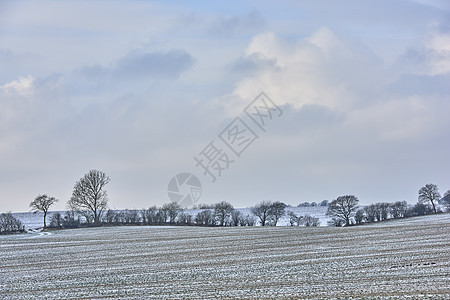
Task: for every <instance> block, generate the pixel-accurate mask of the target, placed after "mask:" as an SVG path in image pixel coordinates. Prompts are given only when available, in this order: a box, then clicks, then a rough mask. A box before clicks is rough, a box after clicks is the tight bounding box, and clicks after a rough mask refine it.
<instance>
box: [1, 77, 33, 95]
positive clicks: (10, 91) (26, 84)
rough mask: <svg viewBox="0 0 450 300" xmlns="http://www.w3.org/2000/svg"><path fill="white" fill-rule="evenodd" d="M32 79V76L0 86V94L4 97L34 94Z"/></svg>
mask: <svg viewBox="0 0 450 300" xmlns="http://www.w3.org/2000/svg"><path fill="white" fill-rule="evenodd" d="M33 84H34V78H33V76H27V77H19V79H17V80H13V81H11V82H8V83H6V84H4V85H1V86H0V92H1V93H3V94H4V95H6V96H11V95H18V96H30V95H31V94H33V92H34V85H33Z"/></svg>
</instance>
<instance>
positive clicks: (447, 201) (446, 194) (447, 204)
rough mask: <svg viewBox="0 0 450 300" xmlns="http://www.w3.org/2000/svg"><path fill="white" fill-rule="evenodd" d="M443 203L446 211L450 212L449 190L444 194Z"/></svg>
mask: <svg viewBox="0 0 450 300" xmlns="http://www.w3.org/2000/svg"><path fill="white" fill-rule="evenodd" d="M443 201H444V205H445V206H446V207H447V209H449V210H450V190H448V191H446V192H445V194H444V199H443Z"/></svg>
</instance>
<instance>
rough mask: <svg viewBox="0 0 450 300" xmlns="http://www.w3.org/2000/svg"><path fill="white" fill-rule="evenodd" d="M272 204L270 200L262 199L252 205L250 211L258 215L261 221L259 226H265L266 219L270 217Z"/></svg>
mask: <svg viewBox="0 0 450 300" xmlns="http://www.w3.org/2000/svg"><path fill="white" fill-rule="evenodd" d="M271 206H272V202H270V201H263V202H261V203H259V204H258V205H256V206H255V207H252V209H251V211H252V214H254V215H255V216H257V217H258V219H259V222H260V223H261V226H265V225H266V222H267V220H268V219H269V217H270V208H271Z"/></svg>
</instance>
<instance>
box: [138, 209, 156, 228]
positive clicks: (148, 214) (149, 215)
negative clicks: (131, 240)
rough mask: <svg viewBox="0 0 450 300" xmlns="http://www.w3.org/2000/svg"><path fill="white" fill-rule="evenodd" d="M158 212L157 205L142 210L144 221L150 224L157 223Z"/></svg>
mask: <svg viewBox="0 0 450 300" xmlns="http://www.w3.org/2000/svg"><path fill="white" fill-rule="evenodd" d="M157 213H158V209H157V208H156V206H151V207H149V208H148V209H143V210H141V218H142V223H144V224H147V225H150V224H156V223H157V219H156V214H157Z"/></svg>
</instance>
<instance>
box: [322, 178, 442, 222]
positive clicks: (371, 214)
mask: <svg viewBox="0 0 450 300" xmlns="http://www.w3.org/2000/svg"><path fill="white" fill-rule="evenodd" d="M439 202H441V203H442V205H443V206H445V207H446V208H447V210H450V190H449V191H447V192H446V193H445V194H444V197H443V198H441V194H440V193H439V189H438V186H437V185H436V184H432V183H430V184H426V185H425V186H424V187H422V188H420V190H419V192H418V202H417V203H416V204H415V205H409V204H408V203H407V202H406V201H396V202H394V203H388V202H379V203H375V204H371V205H368V206H365V207H359V205H358V203H359V199H358V198H357V197H356V196H354V195H346V196H340V197H338V198H337V199H335V200H333V201H331V202H330V203H329V205H328V209H327V215H328V216H330V217H331V221H329V224H328V225H330V226H337V227H340V226H350V225H361V224H364V223H373V222H380V221H385V220H388V219H399V218H406V217H414V216H423V215H427V214H432V213H439V212H441V211H440V210H439V208H438V204H439Z"/></svg>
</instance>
